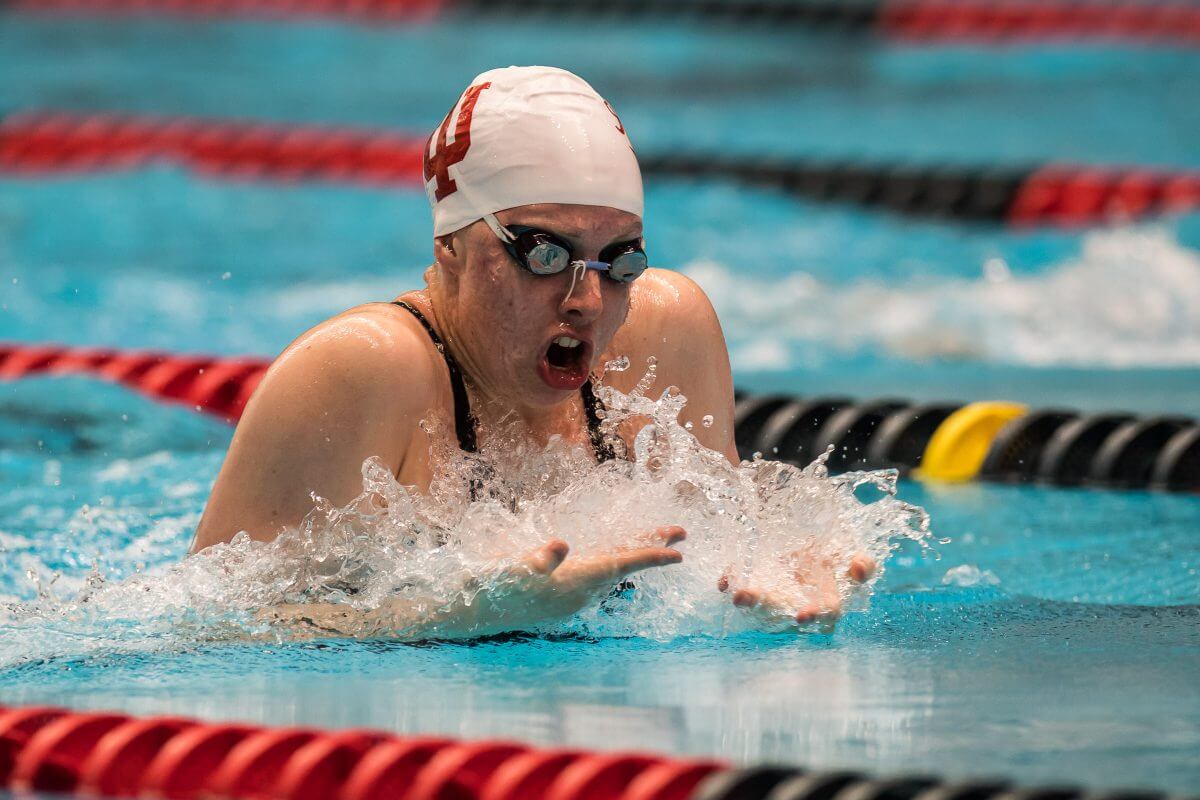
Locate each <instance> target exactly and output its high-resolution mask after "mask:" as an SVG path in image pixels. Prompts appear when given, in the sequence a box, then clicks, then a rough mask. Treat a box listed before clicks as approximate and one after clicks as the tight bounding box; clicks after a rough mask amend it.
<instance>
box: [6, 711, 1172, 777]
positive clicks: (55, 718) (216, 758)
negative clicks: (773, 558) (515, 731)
mask: <svg viewBox="0 0 1200 800" xmlns="http://www.w3.org/2000/svg"><path fill="white" fill-rule="evenodd" d="M284 742H286V743H288V744H287V746H286V747H281V746H280V744H281V743H284ZM264 753H275V755H274V756H272V757H270V759H269V760H270V761H271V768H270V769H268V770H266V771H265V772H263V773H261V774H259V775H257V776H256V778H255V780H254V781H252V782H251V783H250V784H246V786H245V788H246V791H240V790H238V789H236V788H231V785H230V784H229V783H228V782H226V781H222V780H220V779H219V778H218V776H221V775H225V774H229V772H230V770H229V766H230V765H242V764H249V763H254V762H255V761H256V760H257V761H261V760H262V755H261V754H264ZM5 788H8V789H12V790H15V791H16V792H18V793H23V792H38V791H41V792H56V793H63V794H68V795H70V794H74V795H79V796H84V797H148V798H149V797H153V798H177V799H178V800H183V799H184V798H200V797H225V798H234V799H236V798H256V800H450V799H451V798H453V799H454V800H1017V799H1018V798H1030V799H1031V800H1032V799H1033V798H1038V799H1039V800H1102V799H1103V800H1115V798H1118V797H1129V798H1133V797H1136V798H1137V800H1168V798H1167V796H1166V794H1165V793H1162V792H1154V791H1144V792H1143V791H1139V792H1089V791H1087V790H1085V789H1081V788H1078V787H1072V786H1063V785H1057V786H1054V787H1050V788H1040V789H1039V788H1018V787H1015V786H1014V785H1013V784H1012V783H1010V782H1008V781H1006V780H994V779H993V780H985V781H956V782H947V781H944V780H942V779H940V778H938V777H937V776H933V775H925V774H920V775H913V774H909V775H898V776H892V777H883V778H874V777H871V776H868V775H866V774H864V773H861V772H857V771H845V770H838V771H811V770H806V769H803V768H800V767H795V766H787V765H779V764H773V765H757V766H755V765H751V766H744V767H739V766H735V765H732V764H729V763H727V762H725V761H719V760H711V759H701V758H678V757H675V756H670V755H663V754H657V753H647V752H621V751H618V752H590V751H586V750H567V749H546V748H537V747H532V746H529V745H526V744H523V743H520V742H514V741H507V740H483V741H456V740H452V739H446V738H441V737H421V736H404V735H397V734H394V733H390V732H386V731H373V730H355V731H324V730H321V729H318V728H306V729H295V728H292V729H288V728H279V727H270V726H262V725H254V724H237V723H234V724H230V723H223V722H216V723H209V722H203V721H201V720H194V719H184V718H179V717H153V716H148V717H135V716H130V715H126V714H122V713H106V712H74V711H69V710H67V709H57V708H47V707H36V708H4V707H2V706H0V790H2V789H5Z"/></svg>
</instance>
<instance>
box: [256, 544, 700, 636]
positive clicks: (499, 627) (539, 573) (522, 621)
mask: <svg viewBox="0 0 1200 800" xmlns="http://www.w3.org/2000/svg"><path fill="white" fill-rule="evenodd" d="M686 535H687V534H686V533H685V532H684V530H683V528H680V527H679V526H677V525H666V526H663V527H661V528H657V529H655V530H653V531H646V532H645V533H643V534H641V535H640V536H638V537H635V540H633V541H631V542H630V543H629V546H627V547H625V548H623V549H619V550H616V551H614V552H609V553H597V554H594V555H584V556H571V557H570V558H568V553H569V547H568V546H567V543H566V542H564V541H562V540H561V539H553V540H551V541H550V542H547V543H546V544H544V545H542V546H541V547H539V548H537V549H536V550H534V551H533V552H532V553H529V554H528V555H526V556H524V557H523V558H519V559H517V560H516V561H515V562H513V563H512V564H511V565H509V566H507V567H505V568H503V569H500V570H498V571H495V572H492V573H491V574H488V575H483V576H480V577H479V578H478V579H477V580H476V581H475V582H474V584H475V585H474V586H473V587H471V591H464V592H460V593H457V594H456V595H455V596H454V597H453V598H452V599H451V600H450V601H449V602H447V603H445V604H443V605H434V604H430V603H416V602H414V601H411V600H406V599H397V600H393V601H390V602H387V603H384V604H383V605H382V606H380V607H379V608H376V609H372V610H369V611H364V610H360V609H357V608H354V607H352V606H349V605H345V604H339V603H310V604H291V605H280V606H274V607H272V608H269V609H264V610H263V611H262V612H261V613H260V614H259V619H260V620H261V621H263V622H266V623H268V624H270V625H271V627H272V629H273V630H275V631H277V632H280V633H286V634H288V635H290V636H297V635H299V636H351V637H358V638H367V637H380V636H386V637H391V638H399V639H408V640H417V639H430V638H438V639H465V638H472V637H477V636H489V635H494V634H497V633H504V632H507V631H519V630H530V629H531V628H536V627H537V626H538V625H541V624H543V623H546V622H551V621H554V620H559V619H565V618H568V617H570V616H571V615H572V614H574V613H575V612H577V611H579V609H581V608H583V607H584V606H586V605H587V604H588V603H589V602H592V601H594V600H595V599H596V597H597V596H599V595H602V594H603V593H604V592H606V591H608V590H610V589H611V588H612V586H613V584H614V583H617V582H619V581H621V580H622V579H624V578H627V577H629V576H630V575H633V574H634V573H636V572H640V571H642V570H645V569H652V568H655V567H664V566H667V565H670V564H678V563H679V562H680V561H681V560H682V559H683V556H682V555H681V554H680V553H679V551H677V550H675V549H674V546H675V545H676V544H678V543H679V542H681V541H683V539H684V538H685V537H686Z"/></svg>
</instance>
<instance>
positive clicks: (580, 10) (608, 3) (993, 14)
mask: <svg viewBox="0 0 1200 800" xmlns="http://www.w3.org/2000/svg"><path fill="white" fill-rule="evenodd" d="M3 5H4V2H3V0H0V7H3ZM7 5H8V7H9V8H12V9H16V10H19V11H24V12H33V13H43V14H79V13H85V14H174V15H179V16H185V17H213V16H251V17H267V18H287V17H311V16H321V17H341V18H346V19H350V20H362V21H368V22H377V21H393V22H413V21H423V20H428V19H432V18H435V17H439V16H444V15H447V14H455V13H457V14H459V15H463V16H469V17H483V18H488V17H502V18H504V19H512V18H514V17H520V16H530V15H535V16H536V15H553V16H554V17H555V18H556V19H562V18H572V17H574V18H596V17H601V18H609V19H628V18H631V17H633V18H659V19H670V20H697V21H703V22H711V23H714V24H726V25H730V24H733V25H757V26H764V27H771V28H779V27H785V28H793V29H809V30H813V31H818V32H827V33H829V32H832V33H841V34H871V35H875V36H880V37H883V38H887V39H899V40H902V41H909V42H927V41H968V42H975V43H991V42H1006V41H1013V40H1028V39H1043V40H1044V39H1049V40H1072V39H1100V40H1120V39H1123V40H1133V41H1137V42H1162V43H1168V44H1176V45H1185V46H1195V45H1198V44H1200V8H1197V6H1196V5H1195V4H1193V3H1189V2H1186V0H1158V1H1157V2H1147V1H1146V0H807V1H805V0H799V1H797V0H790V1H788V0H605V2H602V3H598V2H593V3H586V2H579V0H7Z"/></svg>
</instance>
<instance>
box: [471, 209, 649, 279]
mask: <svg viewBox="0 0 1200 800" xmlns="http://www.w3.org/2000/svg"><path fill="white" fill-rule="evenodd" d="M484 221H485V222H487V224H488V227H490V228H491V229H492V231H493V232H494V233H495V234H496V236H497V237H499V239H500V243H501V244H503V245H504V249H505V250H507V251H508V254H509V255H510V256H512V257H513V260H514V261H516V262H517V263H518V264H520V265H521V266H522V267H524V268H525V269H527V270H529V271H530V272H532V273H533V274H534V275H557V274H558V273H560V272H562V271H564V270H565V269H567V268H568V267H571V268H572V269H574V270H575V278H576V279H578V278H579V276H580V275H581V274H582V272H583V271H584V270H585V269H593V270H596V271H597V272H601V273H603V274H604V275H605V276H606V277H607V278H609V279H610V280H614V281H617V282H618V283H630V282H631V281H633V280H634V279H636V278H637V277H638V276H639V275H641V274H642V273H643V272H645V271H646V251H645V250H644V249H643V248H642V242H641V240H640V239H635V240H632V241H628V242H617V243H615V244H610V245H609V246H608V247H606V248H604V249H603V250H601V251H600V260H599V261H585V260H583V259H572V258H571V255H572V253H571V245H570V244H568V243H567V242H564V241H563V240H562V239H561V238H559V237H558V236H556V235H554V234H553V233H550V232H549V231H544V230H541V229H540V228H531V227H529V226H527V225H508V226H505V225H501V224H500V221H499V220H497V219H496V217H495V215H494V214H488V215H487V216H485V217H484ZM571 283H572V288H574V283H575V281H572V282H571Z"/></svg>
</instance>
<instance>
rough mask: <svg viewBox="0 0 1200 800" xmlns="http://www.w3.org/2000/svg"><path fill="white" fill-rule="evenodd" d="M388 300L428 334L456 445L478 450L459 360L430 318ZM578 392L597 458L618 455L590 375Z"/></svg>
mask: <svg viewBox="0 0 1200 800" xmlns="http://www.w3.org/2000/svg"><path fill="white" fill-rule="evenodd" d="M391 304H392V305H395V306H400V307H401V308H403V309H404V310H405V311H408V312H409V313H410V314H412V315H413V316H414V317H416V318H417V321H418V322H420V323H421V327H423V328H424V329H425V332H426V333H428V334H429V338H430V339H431V340H432V341H433V346H434V347H436V348H437V349H438V352H439V353H441V354H442V358H443V359H445V361H446V370H447V371H448V372H449V373H450V388H451V389H452V390H453V391H454V431H455V433H457V434H458V446H459V447H460V448H461V449H462V450H464V451H465V452H468V453H475V452H478V443H477V439H476V436H475V426H476V424H477V420H476V419H475V415H474V414H472V413H471V401H470V399H468V397H467V387H466V384H464V383H463V377H462V370H460V369H459V368H458V362H457V361H455V360H454V356H452V355H450V350H449V348H447V347H446V345H445V343H444V342H442V337H440V336H438V333H437V331H435V330H434V329H433V326H432V325H431V324H429V320H428V319H426V318H425V315H424V314H422V313H421V312H420V311H418V310H417V308H416V307H415V306H413V305H411V304H409V303H408V302H406V301H404V300H393V301H392V303H391ZM579 393H580V394H581V395H582V396H583V411H584V414H586V415H587V429H588V439H589V440H590V441H591V443H592V449H593V450H594V451H595V452H596V458H597V459H599V460H600V461H612V460H614V459H615V458H616V457H617V453H616V450H614V449H613V446H612V445H611V444H610V443H608V442H606V441H605V440H604V434H603V433H602V432H601V430H600V412H601V411H603V410H604V403H603V401H601V400H600V398H599V397H596V393H595V392H594V391H593V390H592V379H591V378H588V379H587V380H586V381H584V383H583V386H582V387H580V389H579Z"/></svg>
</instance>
